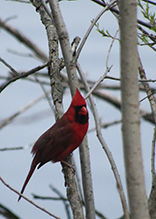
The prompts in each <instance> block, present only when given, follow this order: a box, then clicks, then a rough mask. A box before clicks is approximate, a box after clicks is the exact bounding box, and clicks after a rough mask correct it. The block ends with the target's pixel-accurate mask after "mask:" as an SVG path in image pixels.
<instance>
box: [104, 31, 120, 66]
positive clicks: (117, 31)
mask: <svg viewBox="0 0 156 219" xmlns="http://www.w3.org/2000/svg"><path fill="white" fill-rule="evenodd" d="M118 32H119V29H118V30H117V31H116V33H115V35H114V37H113V40H112V43H111V45H110V47H109V50H108V54H107V58H106V68H107V69H108V59H109V56H110V52H111V49H112V46H113V43H114V41H115V38H116V36H117V34H118Z"/></svg>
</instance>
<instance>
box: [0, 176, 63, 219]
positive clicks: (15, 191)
mask: <svg viewBox="0 0 156 219" xmlns="http://www.w3.org/2000/svg"><path fill="white" fill-rule="evenodd" d="M0 180H1V182H2V183H3V184H4V185H5V186H6V187H8V188H9V189H10V190H11V191H13V192H14V193H16V194H17V195H20V196H21V197H22V198H24V199H25V200H26V201H27V202H29V203H30V204H32V205H34V206H35V207H36V208H38V209H40V210H41V211H43V212H45V213H46V214H49V215H50V216H52V217H54V218H56V219H60V218H59V217H57V216H55V215H54V214H52V213H50V212H49V211H47V210H46V209H44V208H42V207H40V206H39V205H37V204H35V203H34V202H33V201H31V200H30V199H28V198H27V197H25V196H24V195H23V194H21V193H20V192H18V191H17V190H15V189H14V188H13V187H11V186H10V185H9V184H7V183H6V182H5V181H4V180H3V179H2V177H1V176H0Z"/></svg>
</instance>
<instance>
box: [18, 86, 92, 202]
mask: <svg viewBox="0 0 156 219" xmlns="http://www.w3.org/2000/svg"><path fill="white" fill-rule="evenodd" d="M87 130H88V110H87V108H86V101H85V99H84V98H83V97H82V96H81V94H80V92H79V90H78V89H76V92H75V95H74V96H73V99H72V102H71V104H70V106H69V109H68V110H67V112H66V113H65V114H64V115H63V116H62V117H61V118H60V119H59V120H58V121H57V122H56V123H55V124H54V125H53V126H52V127H51V128H49V129H48V130H47V131H46V132H45V133H43V134H42V135H41V136H40V137H39V139H38V140H37V141H36V143H35V144H34V146H33V148H32V151H31V153H32V154H33V156H34V158H33V161H32V164H31V167H30V171H29V173H28V175H27V178H26V180H25V182H24V185H23V187H22V190H21V194H23V192H24V189H25V187H26V185H27V183H28V182H29V180H30V178H31V176H32V174H33V172H34V170H35V168H36V166H37V165H38V164H39V165H38V167H37V169H39V168H40V167H41V166H43V165H44V164H45V163H47V162H49V161H52V162H53V163H55V162H58V161H63V160H64V159H65V158H66V157H67V156H68V155H69V154H70V153H71V152H72V151H74V150H75V149H76V148H77V147H78V146H79V145H80V144H81V142H82V141H83V138H84V136H85V135H86V132H87ZM20 199H21V196H19V199H18V201H19V200H20Z"/></svg>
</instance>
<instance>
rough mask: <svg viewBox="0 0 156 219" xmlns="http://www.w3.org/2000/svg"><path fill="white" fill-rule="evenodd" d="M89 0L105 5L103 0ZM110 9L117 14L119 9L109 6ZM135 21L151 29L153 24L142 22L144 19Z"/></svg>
mask: <svg viewBox="0 0 156 219" xmlns="http://www.w3.org/2000/svg"><path fill="white" fill-rule="evenodd" d="M91 1H93V2H95V3H97V4H99V5H101V6H103V7H106V5H107V4H106V3H104V2H102V1H99V0H91ZM110 11H112V12H115V13H116V14H117V15H119V13H120V12H119V10H117V9H116V8H114V7H111V8H110ZM137 22H138V23H139V24H141V25H143V26H145V27H147V28H149V29H151V28H152V27H153V26H152V25H151V24H149V23H146V22H144V21H141V20H139V19H138V20H137Z"/></svg>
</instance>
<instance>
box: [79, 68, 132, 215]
mask: <svg viewBox="0 0 156 219" xmlns="http://www.w3.org/2000/svg"><path fill="white" fill-rule="evenodd" d="M77 68H78V71H79V74H80V77H81V80H82V81H83V83H84V86H85V90H86V91H87V92H88V93H90V89H89V86H88V84H87V82H86V78H85V75H84V73H83V71H82V70H81V67H80V65H78V64H77ZM89 100H90V103H91V108H92V111H93V115H94V120H95V125H96V133H97V137H98V140H99V141H100V143H101V145H102V148H103V149H104V151H105V153H106V155H107V157H108V160H109V162H110V165H111V167H112V170H113V173H114V176H115V179H116V182H117V187H118V191H119V194H120V199H121V203H122V207H123V212H124V215H125V218H126V219H129V213H128V207H127V203H126V198H125V194H124V191H123V186H122V182H121V179H120V175H119V173H118V169H117V166H116V164H115V161H114V159H113V156H112V154H111V152H110V150H109V148H108V146H107V144H106V142H105V140H104V138H103V136H102V133H101V127H100V120H99V116H98V111H97V108H96V104H95V102H94V99H93V97H92V95H90V96H89Z"/></svg>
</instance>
